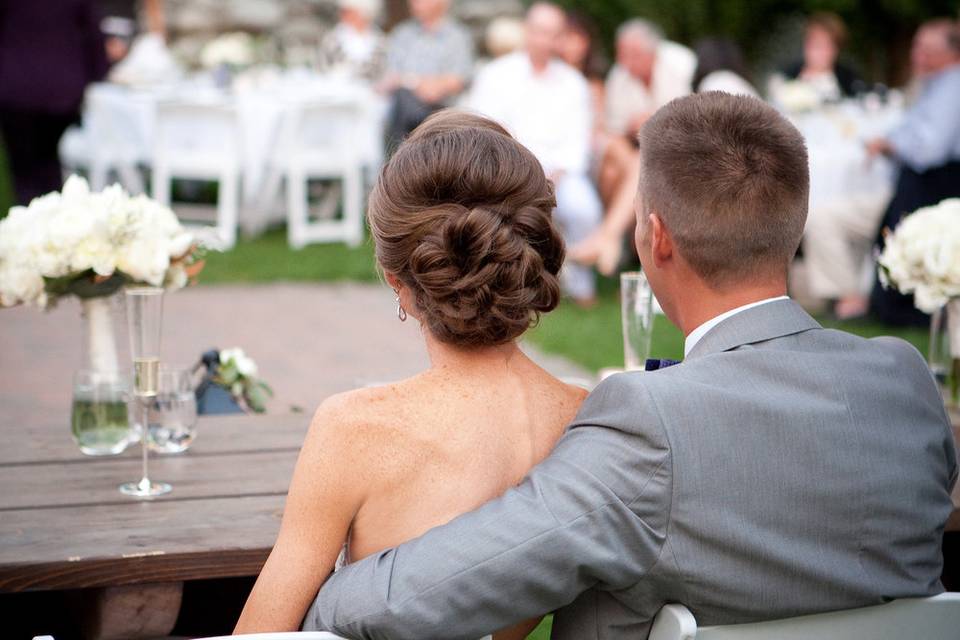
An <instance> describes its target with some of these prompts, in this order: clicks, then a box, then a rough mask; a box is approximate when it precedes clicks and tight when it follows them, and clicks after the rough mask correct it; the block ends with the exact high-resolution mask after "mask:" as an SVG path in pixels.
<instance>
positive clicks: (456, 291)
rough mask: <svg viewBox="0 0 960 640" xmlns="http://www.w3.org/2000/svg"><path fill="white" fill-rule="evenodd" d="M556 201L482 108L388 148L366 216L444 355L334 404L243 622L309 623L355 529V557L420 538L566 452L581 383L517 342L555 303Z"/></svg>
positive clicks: (318, 420) (403, 310) (325, 409)
mask: <svg viewBox="0 0 960 640" xmlns="http://www.w3.org/2000/svg"><path fill="white" fill-rule="evenodd" d="M555 206H556V200H555V198H554V196H553V188H552V186H551V184H550V183H549V181H548V180H547V178H546V176H545V175H544V172H543V168H542V167H541V166H540V164H539V163H538V162H537V160H536V158H534V156H533V155H532V154H531V153H530V151H529V150H527V149H525V148H524V147H523V146H521V145H520V144H519V143H517V142H516V140H514V139H513V138H512V137H510V135H509V134H508V133H507V132H506V131H505V130H504V129H503V128H502V127H500V126H499V125H497V124H495V123H493V122H491V121H489V120H485V119H483V118H480V117H478V116H473V115H467V114H457V113H451V112H446V113H440V114H438V115H435V116H432V117H431V118H430V119H428V121H427V122H426V123H424V125H422V126H421V127H420V128H418V129H417V130H416V131H415V132H414V133H413V134H412V135H411V136H410V137H409V138H408V139H407V140H406V141H405V142H404V143H403V144H402V145H401V146H400V148H399V149H397V151H396V152H395V153H394V155H393V156H392V157H391V159H390V161H389V163H388V164H387V166H386V167H385V168H384V171H383V173H382V175H381V177H380V180H379V181H378V182H377V185H376V186H375V188H374V190H373V193H372V194H371V196H370V206H369V209H368V218H369V221H370V229H371V232H372V234H373V238H374V242H375V244H376V251H377V260H378V262H379V264H380V266H381V268H382V269H383V272H384V275H385V278H386V280H387V282H388V283H389V284H390V286H391V287H392V288H393V289H394V290H395V291H396V294H397V301H398V304H399V307H400V309H399V315H400V319H401V320H402V319H405V318H406V317H407V315H409V316H410V317H411V318H412V319H414V320H416V321H418V322H419V323H420V325H421V327H422V329H423V334H424V337H425V339H426V343H427V349H428V351H429V353H430V360H431V364H432V366H431V368H430V369H429V370H428V371H426V372H425V373H423V374H421V375H419V376H417V377H415V378H411V379H409V380H406V381H404V382H400V383H397V384H394V385H389V386H386V387H382V388H377V389H362V390H358V391H353V392H350V393H346V394H342V395H339V396H335V397H333V398H330V399H328V400H327V401H325V402H324V403H323V405H321V407H320V409H319V410H318V411H317V414H316V416H315V417H314V420H313V424H312V425H311V427H310V431H309V434H308V435H307V438H306V441H305V442H304V445H303V449H302V451H301V453H300V458H299V460H298V461H297V467H296V469H295V471H294V475H293V480H292V481H291V483H290V491H289V493H288V495H287V504H286V508H285V510H284V515H283V521H282V523H281V527H280V534H279V536H278V538H277V543H276V545H275V546H274V549H273V551H272V552H271V554H270V558H269V559H268V560H267V563H266V565H265V566H264V568H263V571H262V572H261V574H260V578H259V579H258V580H257V584H256V585H255V586H254V589H253V592H252V593H251V595H250V599H249V600H248V601H247V606H246V607H245V608H244V611H243V614H242V615H241V618H240V621H239V623H238V624H237V631H244V632H250V631H279V630H287V629H296V628H298V627H299V625H300V622H301V621H302V620H303V616H304V614H305V613H306V611H307V608H308V607H309V605H310V603H311V602H312V601H313V599H314V597H315V595H316V593H317V590H318V589H319V588H320V586H321V585H322V584H323V581H324V580H326V578H327V576H328V575H329V574H330V572H331V571H332V570H333V567H334V563H335V561H336V559H337V556H338V555H339V553H340V551H341V549H342V548H343V545H344V543H345V542H346V541H349V552H350V553H349V555H350V557H351V558H353V559H360V558H363V557H365V556H367V555H370V554H372V553H376V552H377V551H380V550H383V549H387V548H390V547H393V546H396V545H398V544H400V543H402V542H405V541H407V540H410V539H412V538H415V537H417V536H419V535H420V534H422V533H424V532H425V531H427V530H428V529H430V528H432V527H435V526H437V525H440V524H443V523H445V522H448V521H449V520H451V519H452V518H454V517H456V516H458V515H460V514H463V513H466V512H467V511H471V510H472V509H475V508H476V507H479V506H480V505H482V504H483V503H485V502H487V501H489V500H491V499H493V498H496V497H497V496H499V495H500V494H502V493H503V492H504V491H505V490H507V489H508V488H510V487H511V486H513V485H515V484H517V483H518V482H520V480H521V479H522V478H523V477H524V476H525V475H526V474H527V473H528V472H529V471H530V469H531V468H533V466H534V465H536V464H537V463H538V462H540V461H541V460H543V459H544V458H545V457H546V456H547V455H548V454H549V453H550V451H551V450H552V449H553V446H554V444H555V443H556V442H557V440H558V439H559V437H560V435H561V433H562V431H563V429H564V427H565V426H566V425H567V424H568V423H569V422H570V420H571V419H572V418H573V416H574V414H575V413H576V411H577V409H578V407H579V405H580V402H581V401H582V400H583V397H584V395H585V392H584V391H583V390H581V389H577V388H574V387H570V386H568V385H565V384H563V383H562V382H560V381H559V380H557V379H556V378H553V377H552V376H550V375H549V374H547V373H546V372H545V371H544V370H542V369H541V368H540V367H538V366H537V365H535V364H534V363H533V362H532V361H531V360H530V359H529V358H527V356H525V355H524V354H523V353H522V352H521V351H520V349H519V348H518V347H517V346H516V340H517V339H518V338H519V337H520V335H521V334H523V332H524V331H526V330H527V329H528V328H529V327H530V325H531V323H533V322H534V321H535V320H536V319H537V317H538V316H539V314H541V313H546V312H548V311H550V310H552V309H553V308H555V307H556V305H557V303H558V302H559V299H560V284H559V278H558V274H559V271H560V268H561V266H562V264H563V257H564V247H563V240H562V238H561V237H560V233H559V231H558V229H557V228H556V226H555V225H554V223H553V221H552V211H553V208H554V207H555ZM529 628H530V625H529V624H527V625H524V626H521V627H518V628H516V629H513V630H510V631H506V632H503V633H501V634H500V636H499V637H502V638H504V639H508V640H513V638H520V637H523V635H524V633H525V632H526V631H528V630H529Z"/></svg>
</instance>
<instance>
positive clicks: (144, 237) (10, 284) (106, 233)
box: [0, 176, 195, 306]
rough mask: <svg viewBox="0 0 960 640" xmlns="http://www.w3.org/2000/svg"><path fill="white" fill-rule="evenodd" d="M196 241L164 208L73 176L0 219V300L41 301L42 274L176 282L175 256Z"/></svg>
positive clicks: (180, 268) (180, 273)
mask: <svg viewBox="0 0 960 640" xmlns="http://www.w3.org/2000/svg"><path fill="white" fill-rule="evenodd" d="M194 244H195V240H194V237H193V235H192V234H190V233H189V232H187V231H186V230H185V229H184V228H183V226H182V225H181V224H180V222H179V220H177V217H176V215H175V214H174V213H173V211H171V210H170V209H169V208H168V207H165V206H162V205H160V204H159V203H157V202H155V201H153V200H151V199H150V198H147V197H146V196H137V197H130V196H129V195H128V194H127V193H126V192H125V191H124V190H123V189H122V188H121V187H120V186H119V185H113V186H111V187H107V188H106V189H104V190H103V191H102V192H100V193H94V192H91V191H90V187H89V186H88V185H87V181H86V180H84V179H83V178H80V177H78V176H71V177H70V178H69V179H68V180H67V182H66V184H65V185H64V187H63V191H61V192H59V193H57V192H54V193H50V194H47V195H45V196H42V197H40V198H37V199H35V200H33V201H32V202H31V203H30V205H29V206H28V207H13V208H12V209H11V210H10V214H9V215H8V216H7V218H6V219H4V220H2V221H0V305H3V306H10V305H15V304H20V303H26V304H32V305H37V306H47V305H48V304H49V303H51V302H53V301H54V300H53V299H52V296H50V295H49V292H47V291H46V289H45V281H44V278H64V277H70V276H77V277H80V276H81V275H82V274H84V273H87V272H89V271H91V270H92V271H93V272H94V273H95V274H96V275H99V276H103V277H109V276H111V275H113V274H115V273H117V272H120V273H121V274H123V275H124V276H126V277H127V278H128V279H130V280H132V281H133V282H137V283H142V284H150V285H154V286H167V287H170V288H180V287H183V286H185V285H186V283H187V274H186V270H185V268H184V265H182V264H180V263H178V262H176V261H177V260H178V259H179V258H182V257H184V256H186V254H187V253H188V252H190V251H191V249H192V247H193V246H194Z"/></svg>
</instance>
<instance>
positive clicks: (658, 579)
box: [305, 301, 957, 640]
mask: <svg viewBox="0 0 960 640" xmlns="http://www.w3.org/2000/svg"><path fill="white" fill-rule="evenodd" d="M956 476H957V463H956V454H955V452H954V443H953V436H952V433H951V429H950V424H949V421H948V419H947V417H946V415H945V412H944V408H943V404H942V400H941V397H940V395H939V393H938V390H937V387H936V385H935V384H934V381H933V379H932V377H931V375H930V373H929V371H928V369H927V367H926V364H925V363H924V360H923V358H922V357H921V356H920V355H919V354H918V353H917V351H916V350H915V349H914V348H913V347H911V346H910V345H908V344H907V343H905V342H903V341H901V340H897V339H892V338H876V339H873V340H865V339H862V338H858V337H856V336H852V335H850V334H847V333H842V332H839V331H832V330H826V329H823V328H822V327H820V325H818V324H817V322H816V321H815V320H813V319H812V318H811V317H810V316H808V315H807V314H806V313H805V312H804V311H803V310H802V309H801V308H800V307H799V306H797V305H796V304H795V303H793V302H791V301H779V302H771V303H768V304H765V305H762V306H759V307H755V308H752V309H748V310H746V311H743V312H741V313H739V314H737V315H735V316H733V317H731V318H729V319H727V320H725V321H723V322H721V323H720V324H719V325H717V326H716V327H714V328H713V329H712V330H711V331H710V332H708V333H707V334H706V336H704V338H703V339H702V340H701V341H700V342H699V343H698V344H697V345H696V347H694V349H693V351H692V352H691V353H690V355H689V357H688V358H687V360H686V361H685V362H684V363H682V364H680V365H677V366H674V367H670V368H668V369H663V370H660V371H656V372H650V373H628V374H622V375H617V376H614V377H612V378H609V379H608V380H607V381H605V382H604V383H602V384H601V385H600V386H598V387H597V389H596V390H595V391H594V392H593V393H592V394H591V395H590V397H589V398H588V399H587V401H586V402H585V403H584V405H583V407H582V409H581V411H580V413H579V415H578V416H577V418H576V420H575V421H574V423H573V424H572V425H571V426H570V428H569V429H568V431H567V433H566V434H565V435H564V436H563V438H562V439H561V440H560V442H559V443H558V444H557V447H556V450H555V451H554V452H553V453H552V454H551V455H550V457H549V458H548V459H547V460H546V461H544V462H543V463H542V464H540V465H539V466H538V467H536V468H535V469H534V470H533V471H532V472H531V473H530V476H529V477H528V478H527V480H525V481H524V482H523V484H521V485H520V486H519V487H517V488H515V489H512V490H510V491H508V492H507V493H506V494H504V495H503V496H502V497H501V498H499V499H497V500H494V501H493V502H490V503H489V504H487V505H485V506H484V507H481V508H480V509H478V510H477V511H474V512H472V513H469V514H466V515H464V516H461V517H459V518H457V519H455V520H454V521H452V522H451V523H449V524H447V525H445V526H442V527H438V528H436V529H434V530H432V531H430V532H428V533H427V534H426V535H424V536H423V537H421V538H419V539H417V540H413V541H411V542H408V543H406V544H404V545H401V546H400V547H398V548H396V549H392V550H388V551H384V552H382V553H380V554H378V555H376V556H374V557H370V558H367V559H365V560H364V561H362V562H359V563H357V564H355V565H352V566H350V567H347V568H346V569H345V570H343V571H342V572H340V573H337V574H336V575H335V576H333V577H332V578H331V579H330V580H329V582H328V583H327V584H326V585H325V586H324V588H323V589H322V590H321V591H320V593H319V595H318V596H317V599H316V601H315V602H314V605H313V607H312V608H311V610H310V611H309V613H308V615H307V619H306V620H305V628H320V629H328V630H332V631H335V632H336V633H339V634H341V635H344V636H347V637H351V638H391V639H394V640H399V639H409V640H424V639H426V638H465V639H469V638H477V637H479V636H482V635H483V634H484V633H487V632H489V631H491V630H494V629H498V628H502V627H504V626H506V625H508V624H511V623H514V622H517V621H519V620H523V619H526V618H530V617H532V616H535V615H539V614H543V613H546V612H548V611H552V610H556V609H559V611H558V613H557V616H556V619H555V621H554V632H553V637H554V638H556V639H562V640H589V639H591V638H596V639H600V638H603V639H605V640H606V639H610V640H614V639H616V640H619V639H624V640H626V639H627V638H629V639H631V640H632V639H635V638H643V637H646V634H647V633H648V631H649V627H650V622H651V619H652V618H653V616H654V615H655V614H656V612H657V610H658V609H659V608H660V607H661V606H662V605H663V604H665V603H669V602H680V603H683V604H685V605H686V606H687V607H689V608H690V609H691V611H692V612H693V614H694V615H695V616H696V618H697V620H698V622H700V623H701V624H708V625H709V624H727V623H735V622H747V621H754V620H762V619H769V618H779V617H785V616H793V615H798V614H804V613H811V612H820V611H827V610H831V609H844V608H850V607H858V606H865V605H872V604H878V603H882V602H885V601H887V600H890V599H892V598H902V597H907V596H926V595H932V594H936V593H939V592H940V591H942V590H943V589H942V587H941V585H940V582H939V576H940V572H941V565H942V556H941V552H940V544H941V538H942V534H943V526H944V523H945V522H946V520H947V517H948V515H949V514H950V511H951V509H952V504H951V500H950V490H951V487H952V486H953V483H954V482H955V480H956Z"/></svg>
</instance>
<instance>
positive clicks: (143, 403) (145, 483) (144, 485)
mask: <svg viewBox="0 0 960 640" xmlns="http://www.w3.org/2000/svg"><path fill="white" fill-rule="evenodd" d="M150 400H151V398H149V397H147V398H140V412H141V415H142V416H143V423H142V424H143V434H142V435H141V436H140V445H141V446H140V449H141V454H142V462H143V478H142V479H141V480H140V488H141V489H143V490H146V489H149V488H150V477H149V475H148V473H147V456H148V454H149V450H148V449H147V447H148V445H147V438H148V436H149V433H150V425H149V424H148V422H147V420H149V418H150V405H149V404H147V403H148V402H150Z"/></svg>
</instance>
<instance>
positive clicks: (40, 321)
mask: <svg viewBox="0 0 960 640" xmlns="http://www.w3.org/2000/svg"><path fill="white" fill-rule="evenodd" d="M81 333H82V324H81V320H80V305H79V303H78V302H77V301H76V300H75V299H72V298H70V299H65V300H63V301H62V302H61V303H60V305H59V306H58V307H57V308H56V309H54V310H52V311H50V312H43V311H40V310H38V309H34V308H14V309H3V310H0V424H2V426H3V427H4V428H5V429H7V430H8V432H7V437H10V436H11V433H10V430H13V429H16V428H17V425H19V424H26V425H31V424H33V425H36V424H39V423H43V422H47V423H58V422H59V423H62V424H63V429H64V433H65V434H66V433H67V432H68V429H69V414H70V399H71V378H72V375H73V371H74V370H75V369H77V368H78V367H79V366H80V361H81V344H80V340H81ZM125 336H126V334H125V331H123V332H121V340H122V341H123V342H124V343H125V341H126V337H125ZM234 346H239V347H242V348H243V349H244V350H245V351H246V352H247V354H248V355H250V356H251V357H253V358H254V359H255V360H256V361H257V364H258V365H259V367H260V375H261V376H262V377H263V378H264V379H265V380H266V381H267V382H268V383H270V384H271V386H273V388H274V391H275V393H276V395H275V396H274V398H273V399H272V400H271V401H270V403H269V405H268V411H269V412H270V413H282V412H288V411H291V410H292V409H293V408H294V407H298V408H300V409H302V410H304V411H308V412H310V411H312V410H313V408H314V407H316V405H317V404H318V403H319V402H320V401H322V400H323V398H325V397H326V396H328V395H330V394H332V393H336V392H339V391H345V390H347V389H351V388H355V387H358V386H364V385H368V384H375V383H379V382H386V381H392V380H398V379H401V378H404V377H407V376H410V375H412V374H414V373H416V372H418V371H421V370H423V369H424V368H425V367H426V366H427V365H428V360H427V355H426V350H425V348H424V345H423V340H422V337H421V336H420V331H419V327H418V325H417V323H416V322H415V321H407V322H405V323H401V322H400V321H399V320H397V316H396V306H395V302H394V300H393V294H392V292H391V291H390V290H389V289H388V288H386V287H385V286H382V285H359V284H274V285H255V286H250V285H224V286H213V285H204V286H199V287H194V288H189V289H185V290H182V291H177V292H175V293H172V294H169V295H167V296H166V300H165V306H164V335H163V359H164V361H165V362H168V363H171V364H177V365H190V364H192V363H194V362H196V361H197V360H198V359H199V357H200V354H201V353H202V352H203V351H205V350H206V349H208V348H211V347H217V348H228V347H234ZM525 348H526V349H527V350H528V351H530V352H531V354H532V355H533V356H534V358H535V359H536V360H537V361H538V362H540V363H541V364H542V365H543V366H544V367H545V368H547V369H548V370H549V371H551V372H552V373H554V374H555V375H558V376H564V377H581V378H589V377H590V376H589V374H588V373H587V372H585V371H584V370H583V369H581V368H579V367H577V366H575V365H573V364H571V363H570V362H568V361H566V360H564V359H563V358H559V357H555V356H554V357H551V356H545V355H543V354H539V353H537V352H536V351H535V350H533V349H530V348H529V346H527V347H525ZM126 351H127V350H126V345H125V344H122V345H121V352H122V353H123V354H126ZM122 357H126V356H125V355H124V356H122Z"/></svg>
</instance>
